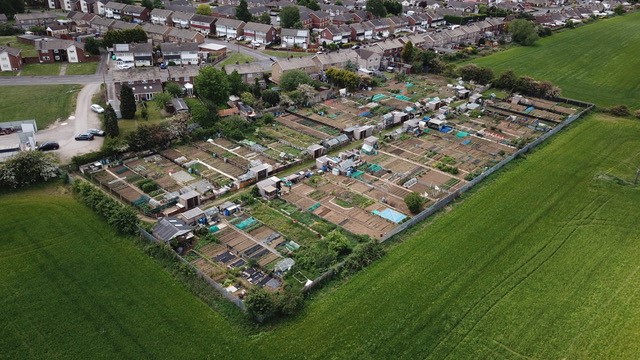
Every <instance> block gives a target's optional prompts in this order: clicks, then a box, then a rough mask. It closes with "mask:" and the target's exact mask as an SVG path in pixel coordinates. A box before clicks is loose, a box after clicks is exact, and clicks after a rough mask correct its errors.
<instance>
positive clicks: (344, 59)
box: [312, 50, 358, 71]
mask: <svg viewBox="0 0 640 360" xmlns="http://www.w3.org/2000/svg"><path fill="white" fill-rule="evenodd" d="M312 60H313V61H314V62H315V63H316V66H317V67H318V69H319V70H322V71H324V70H327V69H329V68H332V67H334V68H338V69H343V68H344V67H345V65H347V63H348V62H351V63H353V64H357V63H358V54H357V53H356V52H355V51H354V50H344V51H340V52H332V53H327V54H318V55H315V56H313V57H312Z"/></svg>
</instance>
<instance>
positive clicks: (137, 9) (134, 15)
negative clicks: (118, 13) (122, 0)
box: [123, 5, 151, 23]
mask: <svg viewBox="0 0 640 360" xmlns="http://www.w3.org/2000/svg"><path fill="white" fill-rule="evenodd" d="M123 14H124V16H126V17H128V18H131V21H133V22H136V23H141V22H145V21H149V19H150V18H151V15H150V14H149V9H147V8H146V7H144V6H137V5H127V6H125V7H124V10H123Z"/></svg>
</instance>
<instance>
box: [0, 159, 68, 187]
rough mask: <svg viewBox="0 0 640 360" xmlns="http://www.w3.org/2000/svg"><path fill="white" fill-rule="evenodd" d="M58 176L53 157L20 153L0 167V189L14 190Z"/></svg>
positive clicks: (58, 172)
mask: <svg viewBox="0 0 640 360" xmlns="http://www.w3.org/2000/svg"><path fill="white" fill-rule="evenodd" d="M59 174H60V169H59V168H58V164H57V163H56V158H55V156H54V155H52V154H45V153H43V152H41V151H21V152H19V153H18V154H17V155H16V156H13V157H11V158H10V159H8V160H7V161H5V162H4V163H2V164H1V165H0V188H4V189H9V188H11V189H16V188H20V187H24V186H28V185H32V184H36V183H39V182H45V181H48V180H51V179H53V178H56V177H57V176H58V175H59Z"/></svg>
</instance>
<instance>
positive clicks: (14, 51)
mask: <svg viewBox="0 0 640 360" xmlns="http://www.w3.org/2000/svg"><path fill="white" fill-rule="evenodd" d="M5 51H6V52H7V53H8V54H9V55H11V56H18V55H20V52H21V51H22V50H20V49H16V48H12V47H8V46H0V53H3V52H5Z"/></svg>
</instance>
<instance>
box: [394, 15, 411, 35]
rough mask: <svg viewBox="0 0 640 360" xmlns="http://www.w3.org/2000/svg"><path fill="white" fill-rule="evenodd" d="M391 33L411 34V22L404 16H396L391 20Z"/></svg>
mask: <svg viewBox="0 0 640 360" xmlns="http://www.w3.org/2000/svg"><path fill="white" fill-rule="evenodd" d="M388 21H389V23H390V26H389V32H390V33H392V34H398V33H401V32H410V31H411V29H409V21H408V20H407V18H406V17H404V16H394V17H391V18H389V20H388Z"/></svg>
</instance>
